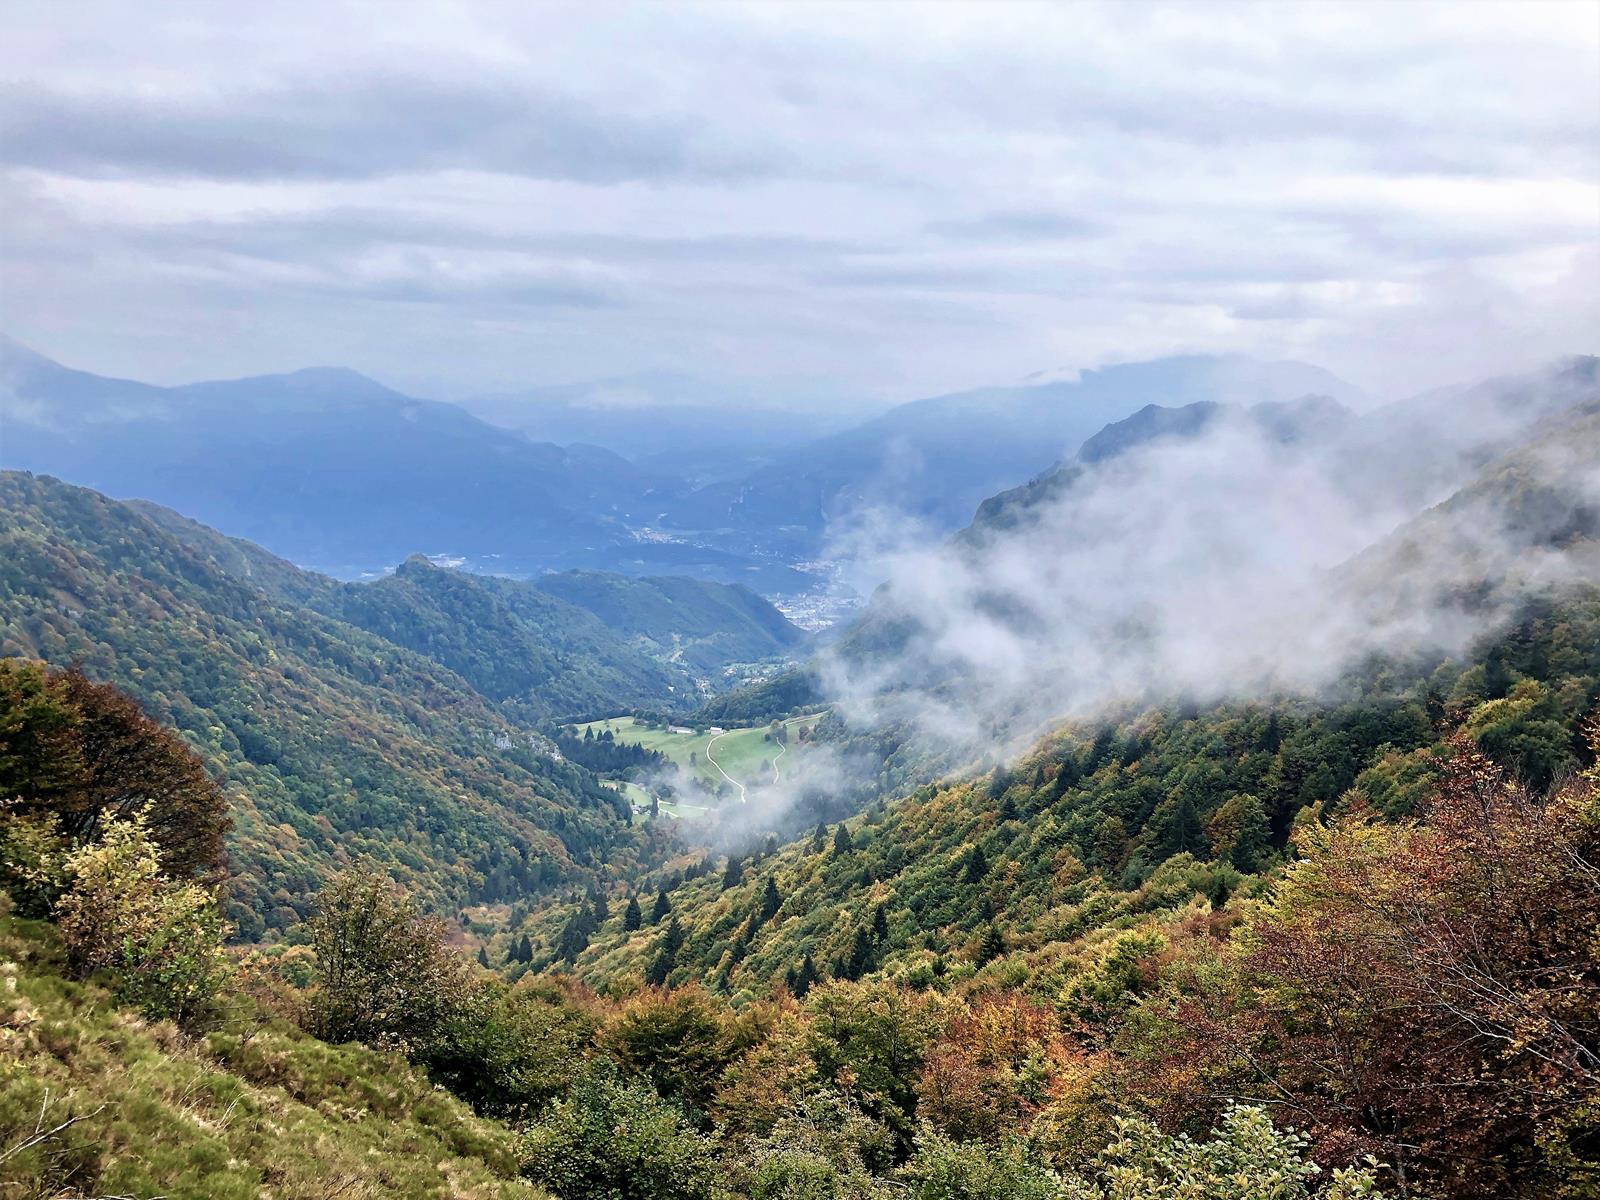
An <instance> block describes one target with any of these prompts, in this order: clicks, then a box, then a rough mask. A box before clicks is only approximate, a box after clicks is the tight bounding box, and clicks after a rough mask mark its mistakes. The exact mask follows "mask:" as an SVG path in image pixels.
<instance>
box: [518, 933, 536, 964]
mask: <svg viewBox="0 0 1600 1200" xmlns="http://www.w3.org/2000/svg"><path fill="white" fill-rule="evenodd" d="M517 961H518V962H522V963H525V962H532V961H533V943H532V942H530V941H529V940H528V935H527V934H523V935H522V940H521V941H520V942H518V943H517Z"/></svg>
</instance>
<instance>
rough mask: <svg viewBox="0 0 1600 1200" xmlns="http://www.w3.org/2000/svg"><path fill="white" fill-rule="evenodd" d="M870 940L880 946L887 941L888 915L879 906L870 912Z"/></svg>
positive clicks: (881, 906)
mask: <svg viewBox="0 0 1600 1200" xmlns="http://www.w3.org/2000/svg"><path fill="white" fill-rule="evenodd" d="M872 940H873V941H874V942H876V943H877V944H878V945H880V946H881V945H883V944H884V942H886V941H888V940H889V914H888V913H886V912H884V909H883V905H881V904H880V905H878V907H877V908H875V909H873V910H872Z"/></svg>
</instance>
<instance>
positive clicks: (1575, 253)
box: [0, 0, 1600, 402]
mask: <svg viewBox="0 0 1600 1200" xmlns="http://www.w3.org/2000/svg"><path fill="white" fill-rule="evenodd" d="M0 56H3V60H4V72H3V82H0V166H3V173H0V208H3V214H0V215H3V218H4V220H3V224H0V238H3V244H0V266H3V270H4V281H3V284H4V286H3V291H0V329H3V330H4V331H6V332H9V333H11V334H12V335H13V336H15V337H17V338H18V339H19V340H22V341H24V342H27V343H29V344H31V345H33V346H34V347H35V348H36V349H39V350H41V351H43V352H45V353H48V354H50V355H52V356H54V357H56V358H59V359H62V360H64V361H66V362H68V363H70V364H72V365H77V366H82V367H84V368H87V369H91V370H95V371H99V372H102V373H110V374H124V375H130V376H134V377H138V378H146V379H151V380H154V381H157V382H179V381H186V380H191V379H196V378H203V377H216V376H223V375H239V374H247V373H253V372H258V371H268V370H281V369H287V368H292V367H296V366H302V365H313V364H341V365H349V366H353V367H356V368H358V369H360V370H363V371H366V372H368V373H370V374H373V375H375V376H377V377H379V378H381V379H384V380H385V381H388V382H391V383H394V384H397V385H400V386H403V387H406V388H409V389H411V390H413V391H418V392H422V393H424V394H433V395H440V396H445V397H459V396H463V395H467V394H470V393H473V392H475V391H483V390H494V389H504V388H513V387H518V386H533V385H539V384H545V383H554V382H563V381H569V380H579V379H585V378H592V377H600V376H608V375H614V374H621V373H627V372H633V371H640V370H647V369H669V370H675V371H684V372H689V373H692V374H695V375H698V376H703V377H706V378H708V379H712V380H719V381H750V382H752V384H754V385H755V386H756V387H758V388H760V389H764V390H766V391H768V392H769V393H770V394H774V395H776V394H787V395H798V394H811V395H815V396H818V397H834V398H857V397H858V398H862V399H865V400H871V401H878V402H883V401H889V400H903V399H910V398H913V397H916V396H919V395H926V394H930V393H934V392H938V391H945V390H953V389H956V388H960V387H965V386H971V385H975V384H981V383H1004V382H1014V381H1019V380H1021V379H1023V378H1024V377H1025V376H1028V375H1029V374H1030V373H1033V372H1036V371H1052V370H1064V369H1072V368H1075V367H1082V366H1093V365H1096V364H1100V363H1104V362H1107V361H1112V360H1119V359H1131V358H1143V357H1150V356H1153V355H1158V354H1165V353H1171V352H1176V351H1211V350H1218V351H1221V350H1227V351H1244V352H1248V353H1254V354H1259V355H1263V356H1271V357H1298V358H1305V359H1308V360H1312V361H1315V362H1319V363H1321V364H1323V365H1326V366H1328V367H1331V368H1332V369H1334V370H1336V371H1339V372H1341V373H1342V374H1345V375H1346V376H1347V377H1349V378H1352V379H1353V380H1354V381H1355V382H1357V383H1359V384H1362V385H1363V386H1366V387H1368V388H1369V389H1371V390H1373V391H1374V392H1376V393H1378V394H1390V395H1394V394H1400V393H1404V392H1406V391H1409V390H1413V389H1417V388H1420V387H1423V386H1426V385H1431V384H1435V383H1443V382H1447V381H1451V380H1455V379H1460V378H1468V377H1472V376H1475V375H1480V374H1483V373H1486V372H1489V371H1493V370H1499V369H1505V368H1510V367H1516V366H1521V365H1524V364H1529V363H1531V362H1532V361H1535V360H1538V359H1541V358H1547V357H1551V356H1554V355H1557V354H1562V353H1571V352H1579V351H1586V352H1587V351H1593V350H1595V349H1596V348H1597V347H1596V341H1597V339H1596V336H1595V333H1596V330H1600V286H1597V278H1600V4H1597V3H1591V2H1586V0H1573V2H1558V3H1547V4H1539V3H1530V2H1527V0H1523V2H1521V3H1516V4H1504V5H1500V4H1484V5H1478V4H1472V3H1464V2H1458V3H1448V4H1441V5H1437V6H1435V5H1429V4H1424V3H1400V2H1391V3H1381V4H1371V5H1329V4H1289V3H1275V4H1270V5H1266V6H1262V7H1253V6H1236V5H1226V6H1205V5H1201V4H1182V5H1173V6H1163V5H1156V4H1145V3H1121V4H1112V5H1106V6H1099V5H1057V6H1045V5H1035V4H1026V5H1022V4H1019V5H1006V4H1001V3H994V2H989V3H982V4H974V5H964V4H955V3H939V4H934V3H920V4H890V3H881V2H878V3H865V2H862V3H852V4H844V5H838V6H830V5H825V4H821V3H804V4H801V3H793V4H784V5H770V6H769V5H751V4H736V3H717V4H710V5H705V6H687V5H681V4H671V5H668V4H653V5H639V6H625V5H614V6H613V5H607V4H603V3H594V2H593V0H590V2H588V3H584V4H581V5H580V4H577V3H572V4H552V5H533V4H528V3H525V2H518V3H510V4H505V5H497V4H490V3H474V4H461V5H453V4H445V3H384V4H378V3H371V4H365V5H359V6H344V5H340V4H337V3H330V2H329V0H320V2H319V3H316V4H314V5H306V6H298V5H295V4H291V3H284V2H281V0H274V3H271V4H252V5H245V4H215V3H211V4H204V5H195V6H192V7H188V6H185V5H182V4H177V3H168V2H163V3H160V4H151V3H138V4H132V3H129V4H116V5H107V4H98V3H93V2H92V0H72V2H71V3H62V2H61V0H44V2H41V3H31V2H28V0H8V3H6V4H5V5H4V7H3V9H0Z"/></svg>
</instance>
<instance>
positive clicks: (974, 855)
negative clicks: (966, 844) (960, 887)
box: [964, 846, 989, 883]
mask: <svg viewBox="0 0 1600 1200" xmlns="http://www.w3.org/2000/svg"><path fill="white" fill-rule="evenodd" d="M988 873H989V860H988V859H986V858H985V857H984V855H983V847H982V846H973V847H972V849H970V850H968V851H967V867H966V871H965V873H964V878H965V879H966V881H967V882H968V883H978V882H979V881H981V880H982V879H983V877H984V876H985V875H987V874H988Z"/></svg>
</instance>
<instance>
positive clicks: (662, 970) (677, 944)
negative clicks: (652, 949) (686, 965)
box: [644, 917, 683, 987]
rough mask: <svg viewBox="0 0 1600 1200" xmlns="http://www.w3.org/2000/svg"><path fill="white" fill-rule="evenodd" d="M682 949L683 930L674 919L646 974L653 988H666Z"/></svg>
mask: <svg viewBox="0 0 1600 1200" xmlns="http://www.w3.org/2000/svg"><path fill="white" fill-rule="evenodd" d="M682 948H683V929H682V927H681V926H679V924H678V918H677V917H673V918H672V920H671V921H669V922H668V923H667V928H666V929H665V930H664V931H663V932H662V934H661V945H660V948H659V949H658V950H657V951H656V956H655V958H654V959H653V960H651V963H650V967H649V969H648V970H647V971H646V972H645V976H644V980H645V982H646V983H648V984H649V985H650V986H651V987H662V986H664V985H665V984H666V982H667V978H668V977H669V976H670V975H671V974H672V972H673V970H674V969H675V968H676V967H677V965H678V951H679V950H681V949H682Z"/></svg>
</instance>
